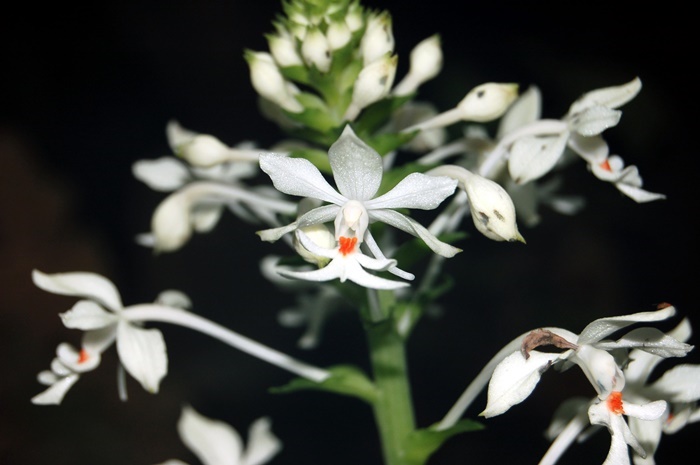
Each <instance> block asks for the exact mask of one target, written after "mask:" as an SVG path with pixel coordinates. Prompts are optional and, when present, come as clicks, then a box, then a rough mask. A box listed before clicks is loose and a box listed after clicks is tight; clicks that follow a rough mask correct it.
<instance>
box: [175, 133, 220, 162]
mask: <svg viewBox="0 0 700 465" xmlns="http://www.w3.org/2000/svg"><path fill="white" fill-rule="evenodd" d="M228 151H229V148H228V147H227V146H226V145H224V144H223V143H222V142H221V141H220V140H219V139H217V138H216V137H213V136H210V135H206V134H200V135H198V136H195V137H194V138H193V139H192V140H191V141H189V142H187V143H185V144H182V145H180V146H179V147H178V149H177V154H178V155H179V156H181V157H182V158H184V159H185V160H187V162H188V163H189V164H190V165H193V166H201V167H208V166H213V165H216V164H219V163H222V162H224V161H226V155H227V154H228Z"/></svg>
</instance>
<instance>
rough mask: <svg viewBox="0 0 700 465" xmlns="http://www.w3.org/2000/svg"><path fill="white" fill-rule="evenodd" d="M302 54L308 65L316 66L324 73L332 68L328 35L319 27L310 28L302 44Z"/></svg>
mask: <svg viewBox="0 0 700 465" xmlns="http://www.w3.org/2000/svg"><path fill="white" fill-rule="evenodd" d="M301 56H302V57H303V58H304V62H305V63H306V64H307V65H308V66H315V67H316V69H318V70H319V71H321V72H322V73H326V72H328V70H329V69H330V68H331V58H332V56H331V48H330V45H329V43H328V39H326V35H325V34H324V33H323V32H321V30H320V29H319V28H317V27H314V28H311V29H309V31H308V32H307V33H306V37H305V38H304V41H303V42H302V44H301Z"/></svg>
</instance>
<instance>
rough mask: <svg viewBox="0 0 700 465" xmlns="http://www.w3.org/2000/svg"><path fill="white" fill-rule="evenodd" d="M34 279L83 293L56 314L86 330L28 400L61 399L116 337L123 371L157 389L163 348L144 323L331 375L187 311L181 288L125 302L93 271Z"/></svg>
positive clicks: (164, 363)
mask: <svg viewBox="0 0 700 465" xmlns="http://www.w3.org/2000/svg"><path fill="white" fill-rule="evenodd" d="M32 279H33V281H34V284H36V286H38V287H39V288H41V289H43V290H45V291H48V292H52V293H54V294H59V295H68V296H75V297H83V298H85V299H84V300H80V301H78V302H77V303H76V304H75V305H74V306H73V308H71V309H70V310H69V311H67V312H65V313H62V314H61V315H60V316H61V319H62V320H63V324H64V325H65V326H66V327H67V328H72V329H81V330H83V331H85V333H84V335H83V342H82V347H81V349H80V350H76V349H74V348H72V347H71V346H69V345H67V344H62V345H59V348H58V351H57V357H56V359H55V360H54V362H53V363H52V365H51V371H45V372H42V373H41V374H40V375H39V382H41V383H42V384H46V385H49V388H48V389H47V390H46V391H45V392H43V393H41V394H39V395H38V396H36V397H35V398H34V399H32V400H33V402H34V403H37V404H58V403H60V402H61V401H62V399H63V397H64V396H65V394H66V392H67V391H68V389H70V387H71V386H72V385H73V384H75V382H76V381H77V380H78V378H79V375H80V374H81V373H83V372H85V371H89V370H93V369H94V368H96V367H97V365H99V362H100V354H101V353H102V352H103V351H104V350H106V349H107V348H109V347H110V346H111V345H112V344H114V343H115V342H116V346H117V353H118V354H119V360H120V362H121V366H123V368H125V369H126V372H128V373H129V374H130V375H131V376H133V377H134V378H135V379H136V380H137V381H139V382H140V383H141V385H142V386H143V388H144V389H146V390H147V391H149V392H152V393H156V392H158V388H159V384H160V381H161V380H162V379H163V377H164V376H165V375H166V374H167V371H168V358H167V353H166V347H165V342H164V340H163V335H162V334H161V332H160V331H159V330H158V329H144V328H143V327H142V324H143V323H144V322H163V323H170V324H175V325H178V326H182V327H186V328H190V329H193V330H195V331H198V332H201V333H203V334H206V335H208V336H211V337H213V338H216V339H218V340H220V341H222V342H223V343H225V344H227V345H229V346H231V347H234V348H236V349H239V350H241V351H243V352H246V353H248V354H250V355H253V356H254V357H257V358H259V359H261V360H263V361H266V362H268V363H271V364H273V365H276V366H278V367H280V368H282V369H285V370H288V371H290V372H292V373H295V374H297V375H299V376H302V377H305V378H307V379H309V380H311V381H314V382H318V383H320V382H323V381H325V380H326V379H327V378H328V377H329V376H330V373H329V372H328V371H327V370H324V369H321V368H318V367H315V366H312V365H308V364H306V363H303V362H301V361H299V360H296V359H294V358H292V357H290V356H288V355H286V354H283V353H281V352H279V351H277V350H275V349H272V348H270V347H267V346H265V345H263V344H260V343H259V342H256V341H254V340H252V339H249V338H247V337H245V336H242V335H240V334H238V333H235V332H234V331H231V330H229V329H226V328H224V327H222V326H220V325H217V324H216V323H213V322H211V321H209V320H206V319H205V318H202V317H200V316H198V315H195V314H194V313H191V312H188V311H186V308H187V307H189V306H190V305H191V302H190V301H189V298H187V296H186V295H184V294H182V293H181V292H179V291H172V290H168V291H165V292H163V293H161V294H160V295H159V296H158V298H157V299H156V301H155V302H154V303H150V304H148V303H147V304H136V305H130V306H127V307H125V306H124V305H123V304H122V300H121V296H120V295H119V292H118V291H117V288H116V287H115V286H114V284H113V283H112V282H111V281H110V280H108V279H107V278H105V277H103V276H101V275H98V274H95V273H89V272H73V273H56V274H45V273H42V272H41V271H38V270H34V271H33V273H32ZM120 373H121V372H120ZM119 389H120V397H121V398H122V399H123V400H126V389H125V387H124V377H123V376H120V377H119Z"/></svg>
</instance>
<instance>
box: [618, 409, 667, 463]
mask: <svg viewBox="0 0 700 465" xmlns="http://www.w3.org/2000/svg"><path fill="white" fill-rule="evenodd" d="M627 422H628V424H629V427H630V431H631V432H632V434H633V435H634V437H635V438H637V441H639V444H640V445H641V446H642V448H643V449H644V451H645V452H646V454H647V457H646V460H645V459H642V458H641V457H640V456H639V455H635V456H634V457H633V460H634V464H635V465H653V464H654V453H655V452H656V449H657V448H658V446H659V442H660V441H661V434H662V432H663V429H662V425H663V422H662V421H661V420H660V419H659V420H654V421H647V420H639V419H637V418H635V417H629V418H628V419H627Z"/></svg>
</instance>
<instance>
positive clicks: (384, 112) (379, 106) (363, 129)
mask: <svg viewBox="0 0 700 465" xmlns="http://www.w3.org/2000/svg"><path fill="white" fill-rule="evenodd" d="M413 97H414V95H413V94H409V95H402V96H400V97H386V98H383V99H382V100H379V101H378V102H375V103H373V104H371V105H369V106H368V107H367V108H365V109H363V110H362V113H361V115H360V117H359V118H358V119H357V121H356V122H355V132H356V133H357V135H358V136H360V135H361V134H362V135H364V134H372V133H373V132H375V131H377V130H378V129H380V128H381V127H382V126H384V125H385V124H386V123H388V122H389V120H390V119H391V115H392V114H393V113H394V111H396V109H398V108H399V107H400V106H401V105H403V104H404V103H406V102H408V101H409V100H411V99H412V98H413ZM361 137H362V136H361ZM363 138H364V137H363Z"/></svg>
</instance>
